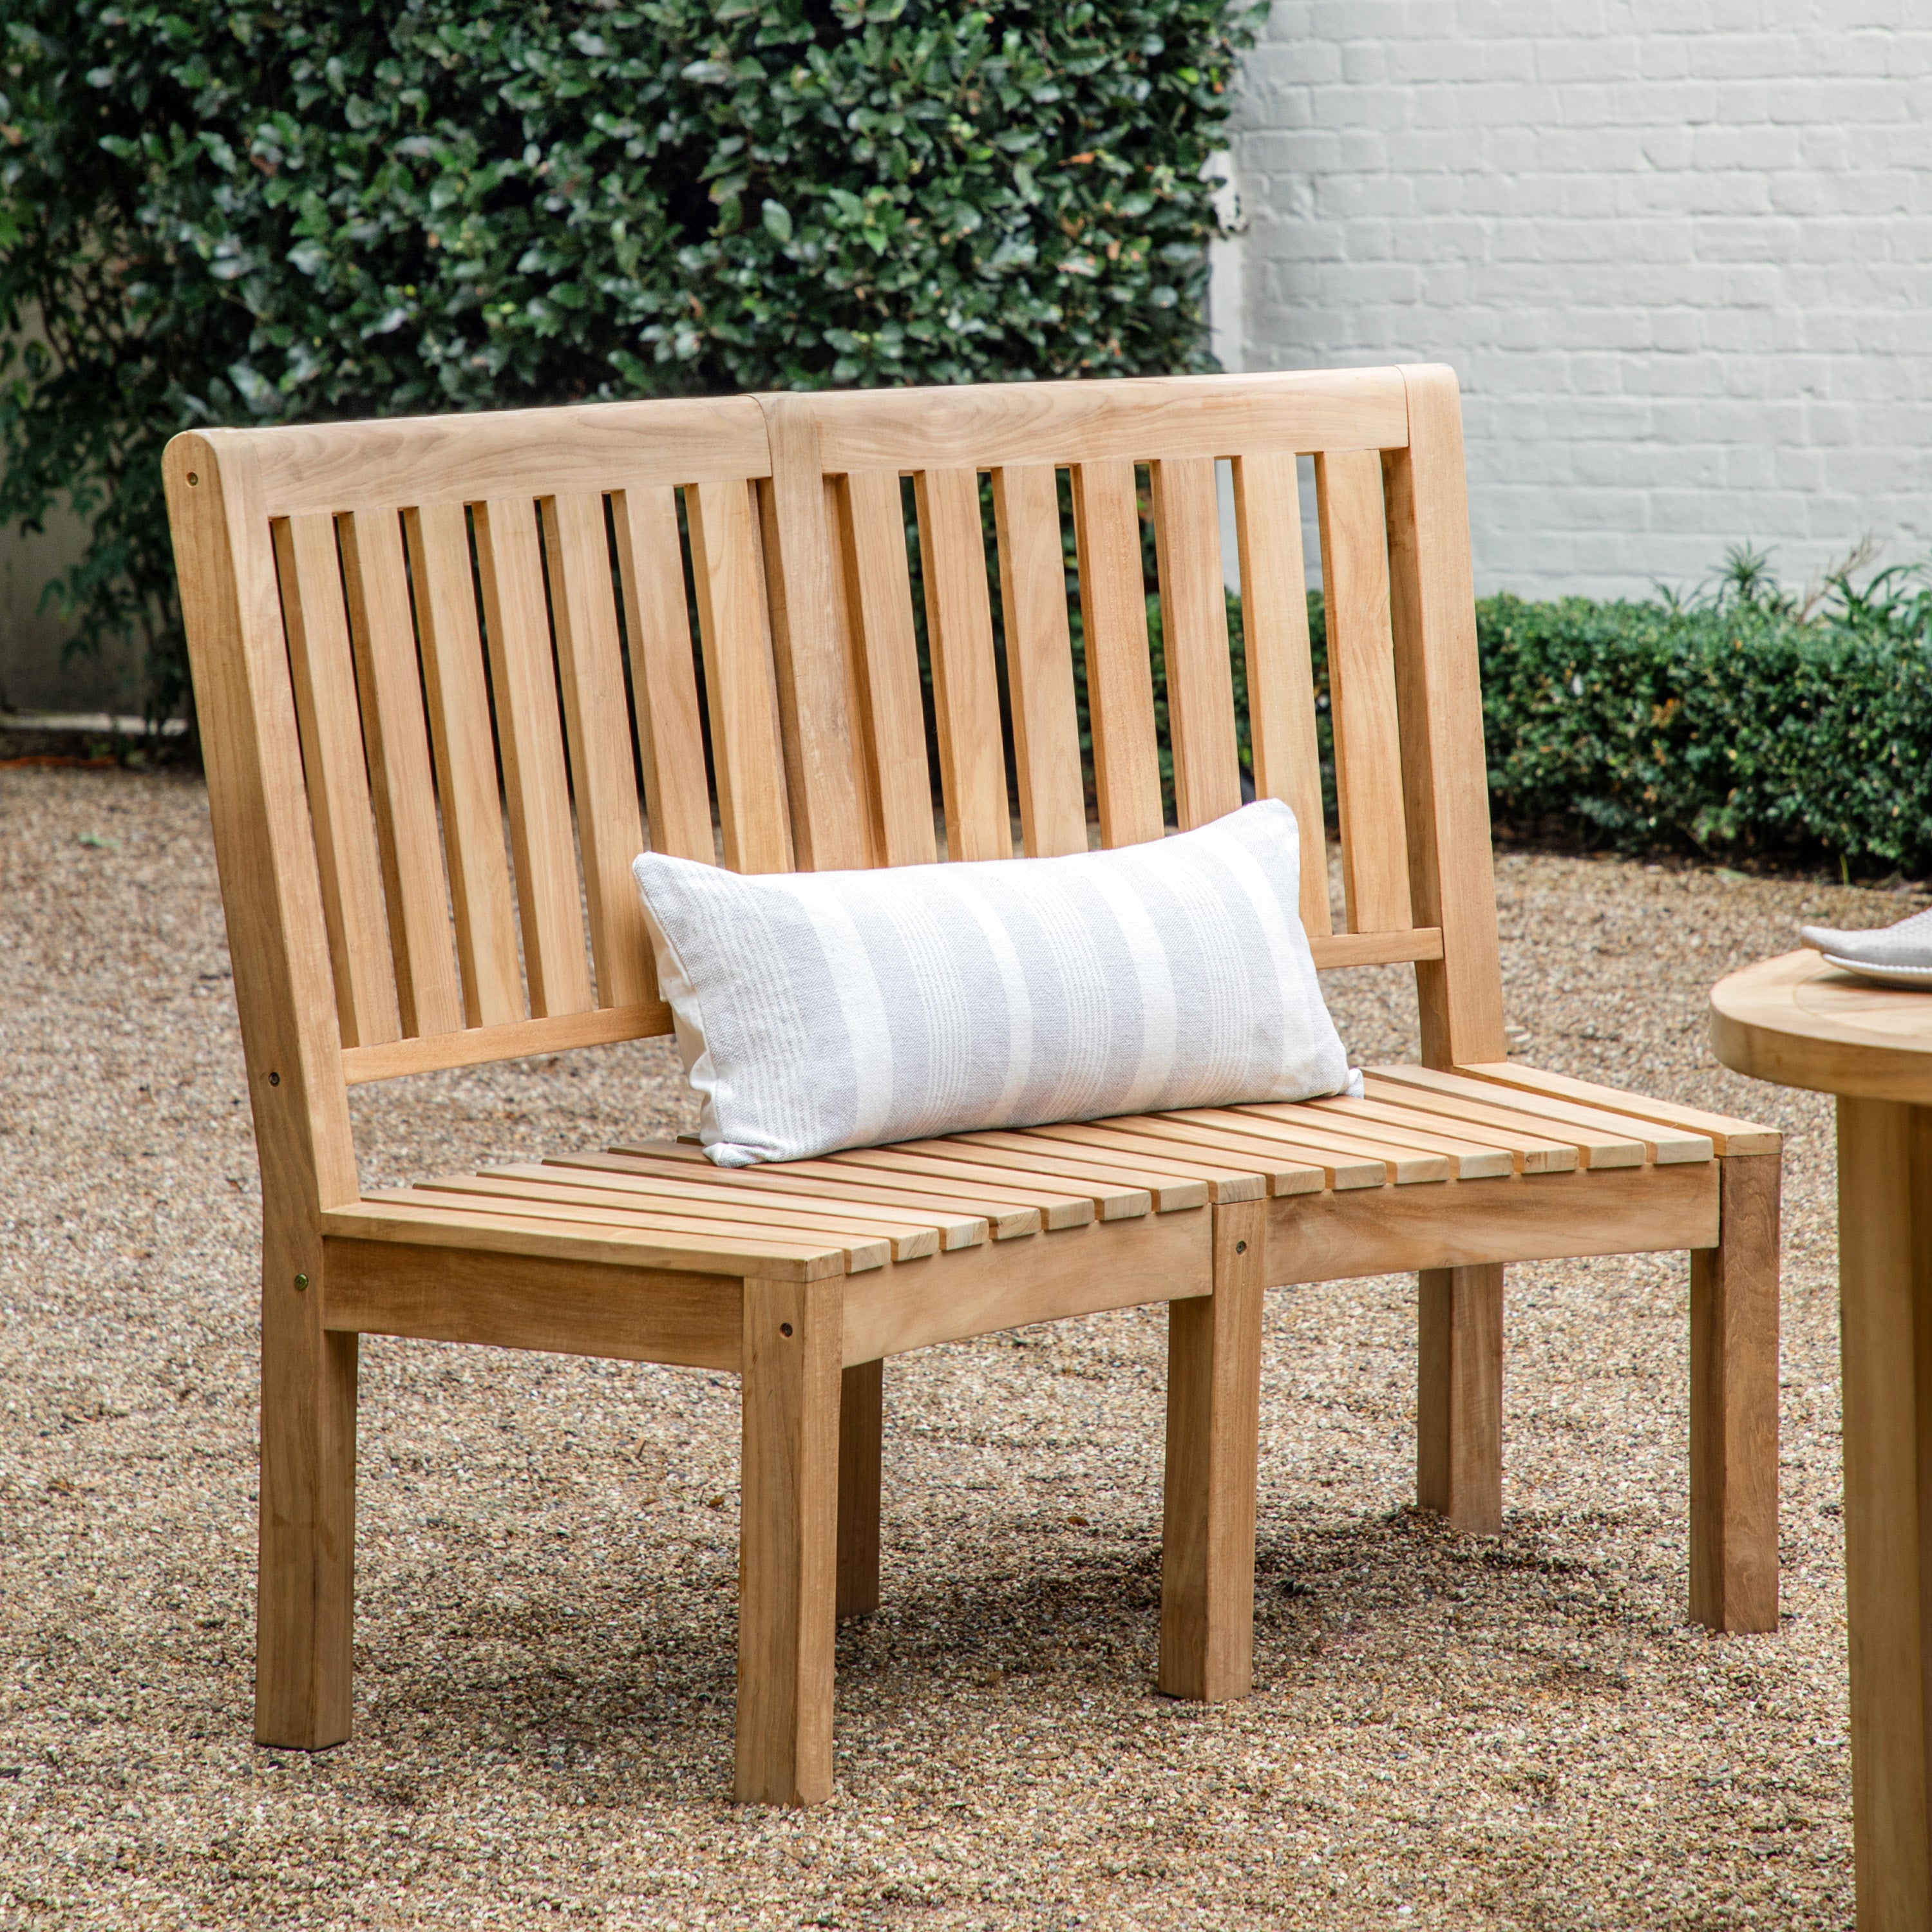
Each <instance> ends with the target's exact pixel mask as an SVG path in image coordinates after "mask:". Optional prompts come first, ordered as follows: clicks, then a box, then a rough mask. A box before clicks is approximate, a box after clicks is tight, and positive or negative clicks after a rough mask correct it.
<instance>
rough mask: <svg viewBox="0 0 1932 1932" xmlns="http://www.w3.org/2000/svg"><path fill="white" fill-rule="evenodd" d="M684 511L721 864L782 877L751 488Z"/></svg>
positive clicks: (780, 782)
mask: <svg viewBox="0 0 1932 1932" xmlns="http://www.w3.org/2000/svg"><path fill="white" fill-rule="evenodd" d="M684 508H685V521H686V522H687V523H688V525H689V526H690V530H691V576H692V578H693V580H694V581H695V583H696V584H697V619H698V631H699V634H700V637H701V639H702V640H703V648H704V684H705V691H706V696H707V697H708V698H709V702H710V706H711V762H712V769H713V771H714V772H715V774H716V776H717V785H718V820H719V823H720V825H721V828H722V829H723V832H724V862H725V864H726V865H729V866H730V868H731V869H732V870H733V871H734V872H788V871H790V870H791V867H792V842H791V818H790V808H789V806H788V805H787V802H786V798H785V770H784V743H783V734H782V733H781V730H780V728H779V724H778V686H777V682H776V679H775V673H774V672H773V670H772V655H771V648H770V635H769V631H767V629H766V623H765V603H764V598H765V592H764V567H763V562H762V560H761V558H760V550H759V544H758V535H757V523H756V522H755V520H754V517H753V514H752V503H751V485H750V484H748V483H744V482H730V483H703V484H697V485H696V486H695V487H693V488H691V489H688V490H685V493H684Z"/></svg>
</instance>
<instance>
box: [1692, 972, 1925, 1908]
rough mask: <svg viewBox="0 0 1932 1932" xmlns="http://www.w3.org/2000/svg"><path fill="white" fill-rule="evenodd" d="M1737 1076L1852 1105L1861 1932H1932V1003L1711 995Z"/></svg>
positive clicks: (1841, 1146)
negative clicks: (1804, 1089)
mask: <svg viewBox="0 0 1932 1932" xmlns="http://www.w3.org/2000/svg"><path fill="white" fill-rule="evenodd" d="M1711 1044H1712V1046H1713V1048H1714V1049H1715V1050H1716V1052H1717V1055H1718V1058H1719V1059H1720V1060H1721V1061H1723V1062H1724V1064H1725V1065H1726V1066H1727V1067H1735V1068H1736V1070H1738V1072H1739V1073H1749V1074H1751V1075H1754V1076H1755V1077H1756V1078H1757V1079H1760V1080H1769V1081H1772V1082H1775V1083H1776V1084H1777V1085H1780V1086H1784V1087H1808V1088H1812V1089H1814V1091H1817V1092H1819V1093H1823V1094H1836V1095H1837V1096H1838V1292H1839V1300H1840V1306H1841V1349H1842V1355H1841V1374H1842V1376H1843V1393H1844V1411H1845V1424H1844V1432H1845V1433H1844V1445H1845V1573H1846V1574H1845V1587H1846V1610H1847V1614H1848V1616H1849V1620H1850V1625H1851V1665H1852V1840H1853V1843H1854V1846H1855V1865H1856V1875H1857V1882H1858V1926H1859V1928H1860V1932H1906V1928H1909V1932H1932V992H1915V991H1911V992H1908V991H1906V990H1903V989H1894V988H1891V987H1887V986H1876V985H1873V984H1872V983H1870V982H1869V981H1867V980H1860V979H1858V978H1856V977H1854V976H1853V975H1852V974H1849V973H1844V972H1841V971H1839V970H1838V968H1835V967H1832V966H1828V965H1826V963H1825V962H1824V959H1823V956H1821V955H1820V954H1818V953H1811V952H1805V953H1787V954H1786V955H1785V956H1784V958H1782V959H1767V960H1766V961H1765V962H1763V964H1762V965H1757V966H1750V967H1747V968H1745V970H1744V971H1742V973H1733V974H1732V975H1731V977H1730V978H1729V979H1728V980H1722V981H1721V982H1720V983H1718V986H1715V988H1714V989H1712V994H1711Z"/></svg>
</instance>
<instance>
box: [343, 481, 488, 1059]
mask: <svg viewBox="0 0 1932 1932" xmlns="http://www.w3.org/2000/svg"><path fill="white" fill-rule="evenodd" d="M403 530H404V536H405V538H406V539H407V542H408V545H409V556H410V577H411V580H412V582H413V586H414V588H415V592H416V638H417V646H418V649H419V652H420V654H421V656H422V679H423V694H424V697H425V700H427V703H428V711H429V730H430V743H431V748H432V750H433V751H434V754H435V758H436V785H437V799H438V800H439V802H440V805H441V806H442V818H443V847H444V852H445V855H446V859H447V862H448V866H449V896H450V903H451V905H452V908H453V910H454V911H455V919H456V957H457V964H458V968H459V969H460V971H461V974H462V976H463V1020H464V1023H465V1025H467V1026H471V1027H493V1026H502V1025H507V1024H508V1023H510V1022H513V1021H517V1020H520V1019H523V1018H524V1016H525V1009H524V1004H523V969H522V968H521V967H520V965H518V964H517V933H516V916H517V912H516V901H515V900H514V898H512V896H511V892H510V867H509V862H508V858H507V857H506V856H505V851H504V845H503V800H502V794H501V793H500V792H499V790H498V788H497V782H496V739H495V733H494V732H493V730H492V728H491V726H490V694H489V690H488V688H487V685H486V684H485V683H484V676H483V637H482V633H481V631H480V630H479V629H478V627H477V622H476V589H475V577H474V574H473V573H472V568H471V564H470V556H469V518H468V517H467V516H466V514H465V512H464V511H463V505H461V504H460V503H438V504H432V505H429V506H428V508H422V509H415V508H412V509H408V510H406V511H404V513H403ZM344 1044H345V1045H350V1044H353V1043H351V1042H347V1041H345V1042H344Z"/></svg>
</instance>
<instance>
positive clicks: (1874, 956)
mask: <svg viewBox="0 0 1932 1932" xmlns="http://www.w3.org/2000/svg"><path fill="white" fill-rule="evenodd" d="M1799 934H1800V936H1801V937H1802V938H1803V940H1804V941H1805V944H1806V945H1807V946H1815V947H1817V949H1818V950H1819V951H1820V953H1823V954H1824V955H1825V956H1826V958H1827V959H1832V960H1834V961H1842V962H1844V963H1845V964H1846V965H1856V966H1883V967H1887V968H1891V970H1893V971H1897V970H1899V969H1900V968H1906V969H1912V968H1917V969H1918V970H1920V971H1927V972H1932V911H1927V912H1920V913H1913V914H1912V916H1911V917H1910V918H1909V919H1900V921H1899V922H1898V923H1897V925H1896V926H1879V928H1877V929H1876V930H1875V931H1873V932H1839V931H1838V930H1837V929H1836V928H1835V927H1832V926H1801V927H1800V928H1799Z"/></svg>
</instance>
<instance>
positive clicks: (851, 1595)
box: [838, 1362, 886, 1618]
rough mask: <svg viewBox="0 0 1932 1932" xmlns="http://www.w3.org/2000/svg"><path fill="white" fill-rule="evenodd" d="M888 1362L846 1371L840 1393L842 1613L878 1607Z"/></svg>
mask: <svg viewBox="0 0 1932 1932" xmlns="http://www.w3.org/2000/svg"><path fill="white" fill-rule="evenodd" d="M885 1366H886V1365H885V1364H884V1363H883V1362H860V1363H859V1364H856V1367H852V1368H849V1369H847V1370H846V1371H845V1374H844V1382H843V1385H842V1387H841V1388H840V1391H839V1394H838V1614H839V1616H841V1618H843V1617H863V1616H870V1615H871V1613H872V1612H873V1611H874V1610H877V1608H878V1607H879V1456H880V1451H881V1449H882V1448H883V1445H884V1436H885Z"/></svg>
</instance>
